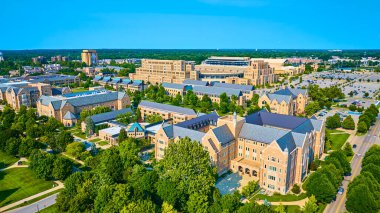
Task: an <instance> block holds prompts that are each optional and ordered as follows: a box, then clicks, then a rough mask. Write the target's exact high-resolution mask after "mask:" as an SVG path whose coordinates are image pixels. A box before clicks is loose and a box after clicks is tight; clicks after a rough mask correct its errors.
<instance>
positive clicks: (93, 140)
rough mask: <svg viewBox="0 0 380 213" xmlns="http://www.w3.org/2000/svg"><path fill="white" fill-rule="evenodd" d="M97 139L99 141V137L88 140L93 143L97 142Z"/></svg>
mask: <svg viewBox="0 0 380 213" xmlns="http://www.w3.org/2000/svg"><path fill="white" fill-rule="evenodd" d="M99 141H101V139H100V138H95V139H92V140H90V142H93V143H96V142H99Z"/></svg>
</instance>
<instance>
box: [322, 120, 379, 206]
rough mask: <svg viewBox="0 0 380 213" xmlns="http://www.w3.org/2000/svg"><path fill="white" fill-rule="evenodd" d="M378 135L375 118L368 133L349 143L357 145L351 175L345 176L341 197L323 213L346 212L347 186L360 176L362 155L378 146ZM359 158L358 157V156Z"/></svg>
mask: <svg viewBox="0 0 380 213" xmlns="http://www.w3.org/2000/svg"><path fill="white" fill-rule="evenodd" d="M379 134H380V118H379V117H378V118H377V121H376V124H375V125H374V126H372V127H371V128H370V130H369V132H368V133H367V134H366V135H365V136H362V137H357V136H355V137H354V138H353V140H352V141H351V144H357V148H356V150H354V152H355V156H354V158H353V159H352V161H351V168H352V174H351V176H347V177H345V178H344V180H343V182H342V184H343V188H344V193H343V194H342V195H339V194H338V195H337V198H336V201H334V202H332V203H330V204H329V205H327V207H326V209H325V211H324V212H325V213H338V212H345V211H346V206H345V203H346V195H347V194H346V193H347V188H348V184H349V183H350V181H352V180H353V179H354V178H355V177H356V176H358V175H359V174H360V170H361V163H362V160H363V157H364V154H365V153H366V152H367V150H368V149H369V148H370V147H371V146H372V145H373V144H375V143H377V144H380V139H379ZM358 154H359V155H360V156H359V155H358Z"/></svg>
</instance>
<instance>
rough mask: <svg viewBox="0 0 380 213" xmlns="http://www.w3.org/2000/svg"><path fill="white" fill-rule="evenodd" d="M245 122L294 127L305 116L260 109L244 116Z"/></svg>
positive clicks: (301, 121)
mask: <svg viewBox="0 0 380 213" xmlns="http://www.w3.org/2000/svg"><path fill="white" fill-rule="evenodd" d="M245 120H246V122H247V123H251V124H256V125H260V126H273V127H278V128H283V129H295V128H296V127H298V126H299V125H301V124H302V123H304V122H305V121H307V120H308V119H307V118H302V117H296V116H291V115H282V114H275V113H270V112H268V111H267V110H260V111H258V112H255V113H252V114H250V115H247V116H246V117H245Z"/></svg>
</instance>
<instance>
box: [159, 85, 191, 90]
mask: <svg viewBox="0 0 380 213" xmlns="http://www.w3.org/2000/svg"><path fill="white" fill-rule="evenodd" d="M162 86H163V87H164V88H169V89H178V90H183V89H184V88H185V86H186V85H184V84H173V83H162Z"/></svg>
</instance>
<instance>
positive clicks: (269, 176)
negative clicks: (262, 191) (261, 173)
mask: <svg viewBox="0 0 380 213" xmlns="http://www.w3.org/2000/svg"><path fill="white" fill-rule="evenodd" d="M268 179H269V180H276V177H275V176H272V175H268Z"/></svg>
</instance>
